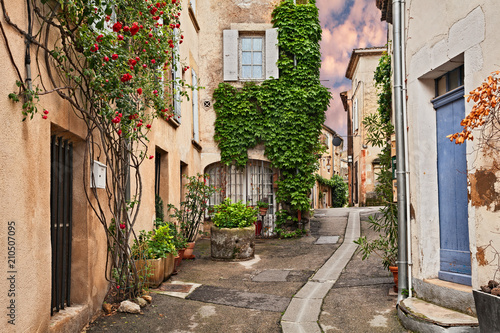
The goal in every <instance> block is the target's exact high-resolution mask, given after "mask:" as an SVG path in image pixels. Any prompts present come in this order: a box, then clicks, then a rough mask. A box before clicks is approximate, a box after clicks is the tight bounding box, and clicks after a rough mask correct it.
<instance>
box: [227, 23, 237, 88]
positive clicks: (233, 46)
mask: <svg viewBox="0 0 500 333" xmlns="http://www.w3.org/2000/svg"><path fill="white" fill-rule="evenodd" d="M223 51H224V57H223V62H224V81H237V80H238V30H224V31H223Z"/></svg>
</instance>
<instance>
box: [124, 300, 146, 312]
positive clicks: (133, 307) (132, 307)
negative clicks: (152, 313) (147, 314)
mask: <svg viewBox="0 0 500 333" xmlns="http://www.w3.org/2000/svg"><path fill="white" fill-rule="evenodd" d="M118 312H127V313H141V307H140V306H139V304H136V303H134V302H131V301H123V302H121V303H120V307H119V308H118Z"/></svg>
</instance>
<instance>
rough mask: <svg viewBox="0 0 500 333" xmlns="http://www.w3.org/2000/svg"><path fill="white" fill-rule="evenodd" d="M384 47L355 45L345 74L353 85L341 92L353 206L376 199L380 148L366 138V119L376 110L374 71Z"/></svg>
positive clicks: (369, 202)
mask: <svg viewBox="0 0 500 333" xmlns="http://www.w3.org/2000/svg"><path fill="white" fill-rule="evenodd" d="M384 51H386V48H383V47H374V48H368V49H354V50H353V51H352V54H351V59H350V60H349V64H348V66H347V70H346V75H345V76H346V77H347V78H348V79H350V80H351V83H352V86H351V89H350V90H349V91H347V92H342V93H341V94H340V97H341V100H342V103H343V105H344V109H345V111H346V112H347V122H348V124H347V131H348V133H347V134H348V139H347V142H348V143H347V152H348V161H349V175H348V178H349V204H350V205H352V206H367V205H373V204H376V203H377V196H376V193H375V186H376V184H377V169H379V168H380V161H379V159H378V154H379V153H380V152H381V148H379V147H373V146H371V145H369V144H368V142H367V141H366V129H365V127H364V125H363V120H364V119H365V117H366V116H367V115H369V114H372V113H375V112H377V107H378V105H377V89H376V87H375V81H374V80H373V75H374V72H375V69H376V68H377V65H378V61H379V59H380V56H381V55H382V53H383V52H384Z"/></svg>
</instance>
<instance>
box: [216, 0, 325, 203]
mask: <svg viewBox="0 0 500 333" xmlns="http://www.w3.org/2000/svg"><path fill="white" fill-rule="evenodd" d="M273 23H274V26H275V27H277V28H278V46H279V48H280V59H279V60H278V68H279V70H280V77H279V79H270V80H266V81H264V82H263V83H262V84H261V85H260V86H258V85H255V84H254V83H247V84H245V85H244V87H243V88H242V89H236V88H234V87H232V86H231V85H229V84H227V83H221V84H219V87H218V88H217V89H216V90H215V92H214V99H215V100H216V102H215V104H214V109H215V111H216V114H217V120H216V123H215V136H214V138H215V140H216V141H217V143H218V145H219V148H220V150H221V161H222V162H223V163H225V164H227V165H229V164H231V163H235V164H236V165H238V166H240V167H244V166H245V165H246V162H247V160H248V155H247V151H248V149H250V148H253V147H255V146H256V145H257V144H258V143H264V144H265V154H266V156H267V158H268V159H269V160H270V161H271V163H272V164H273V166H274V167H276V168H279V169H280V171H281V178H280V180H279V181H278V190H277V193H276V199H277V201H278V202H284V203H287V204H290V205H291V206H292V207H293V208H294V209H296V210H302V211H307V210H309V207H310V199H309V193H310V190H311V188H312V187H313V186H314V183H315V177H314V172H315V171H316V170H317V167H318V160H317V154H320V153H321V152H322V151H323V150H324V147H322V145H321V143H320V141H319V136H320V133H321V125H322V124H323V123H324V121H325V111H326V110H327V108H328V106H329V101H330V98H331V94H330V92H329V91H328V89H327V88H325V87H323V86H322V85H321V83H320V81H319V68H320V65H321V54H320V50H319V41H320V39H321V26H320V24H319V20H318V9H317V7H316V6H315V2H314V1H309V3H308V4H303V5H294V4H293V1H292V0H285V1H282V2H281V3H280V4H279V5H278V6H277V7H276V8H275V10H274V12H273ZM294 56H295V58H296V62H297V66H295V65H294Z"/></svg>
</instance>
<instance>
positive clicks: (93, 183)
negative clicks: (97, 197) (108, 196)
mask: <svg viewBox="0 0 500 333" xmlns="http://www.w3.org/2000/svg"><path fill="white" fill-rule="evenodd" d="M90 188H106V164H102V163H101V162H98V161H93V162H92V173H91V174H90Z"/></svg>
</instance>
